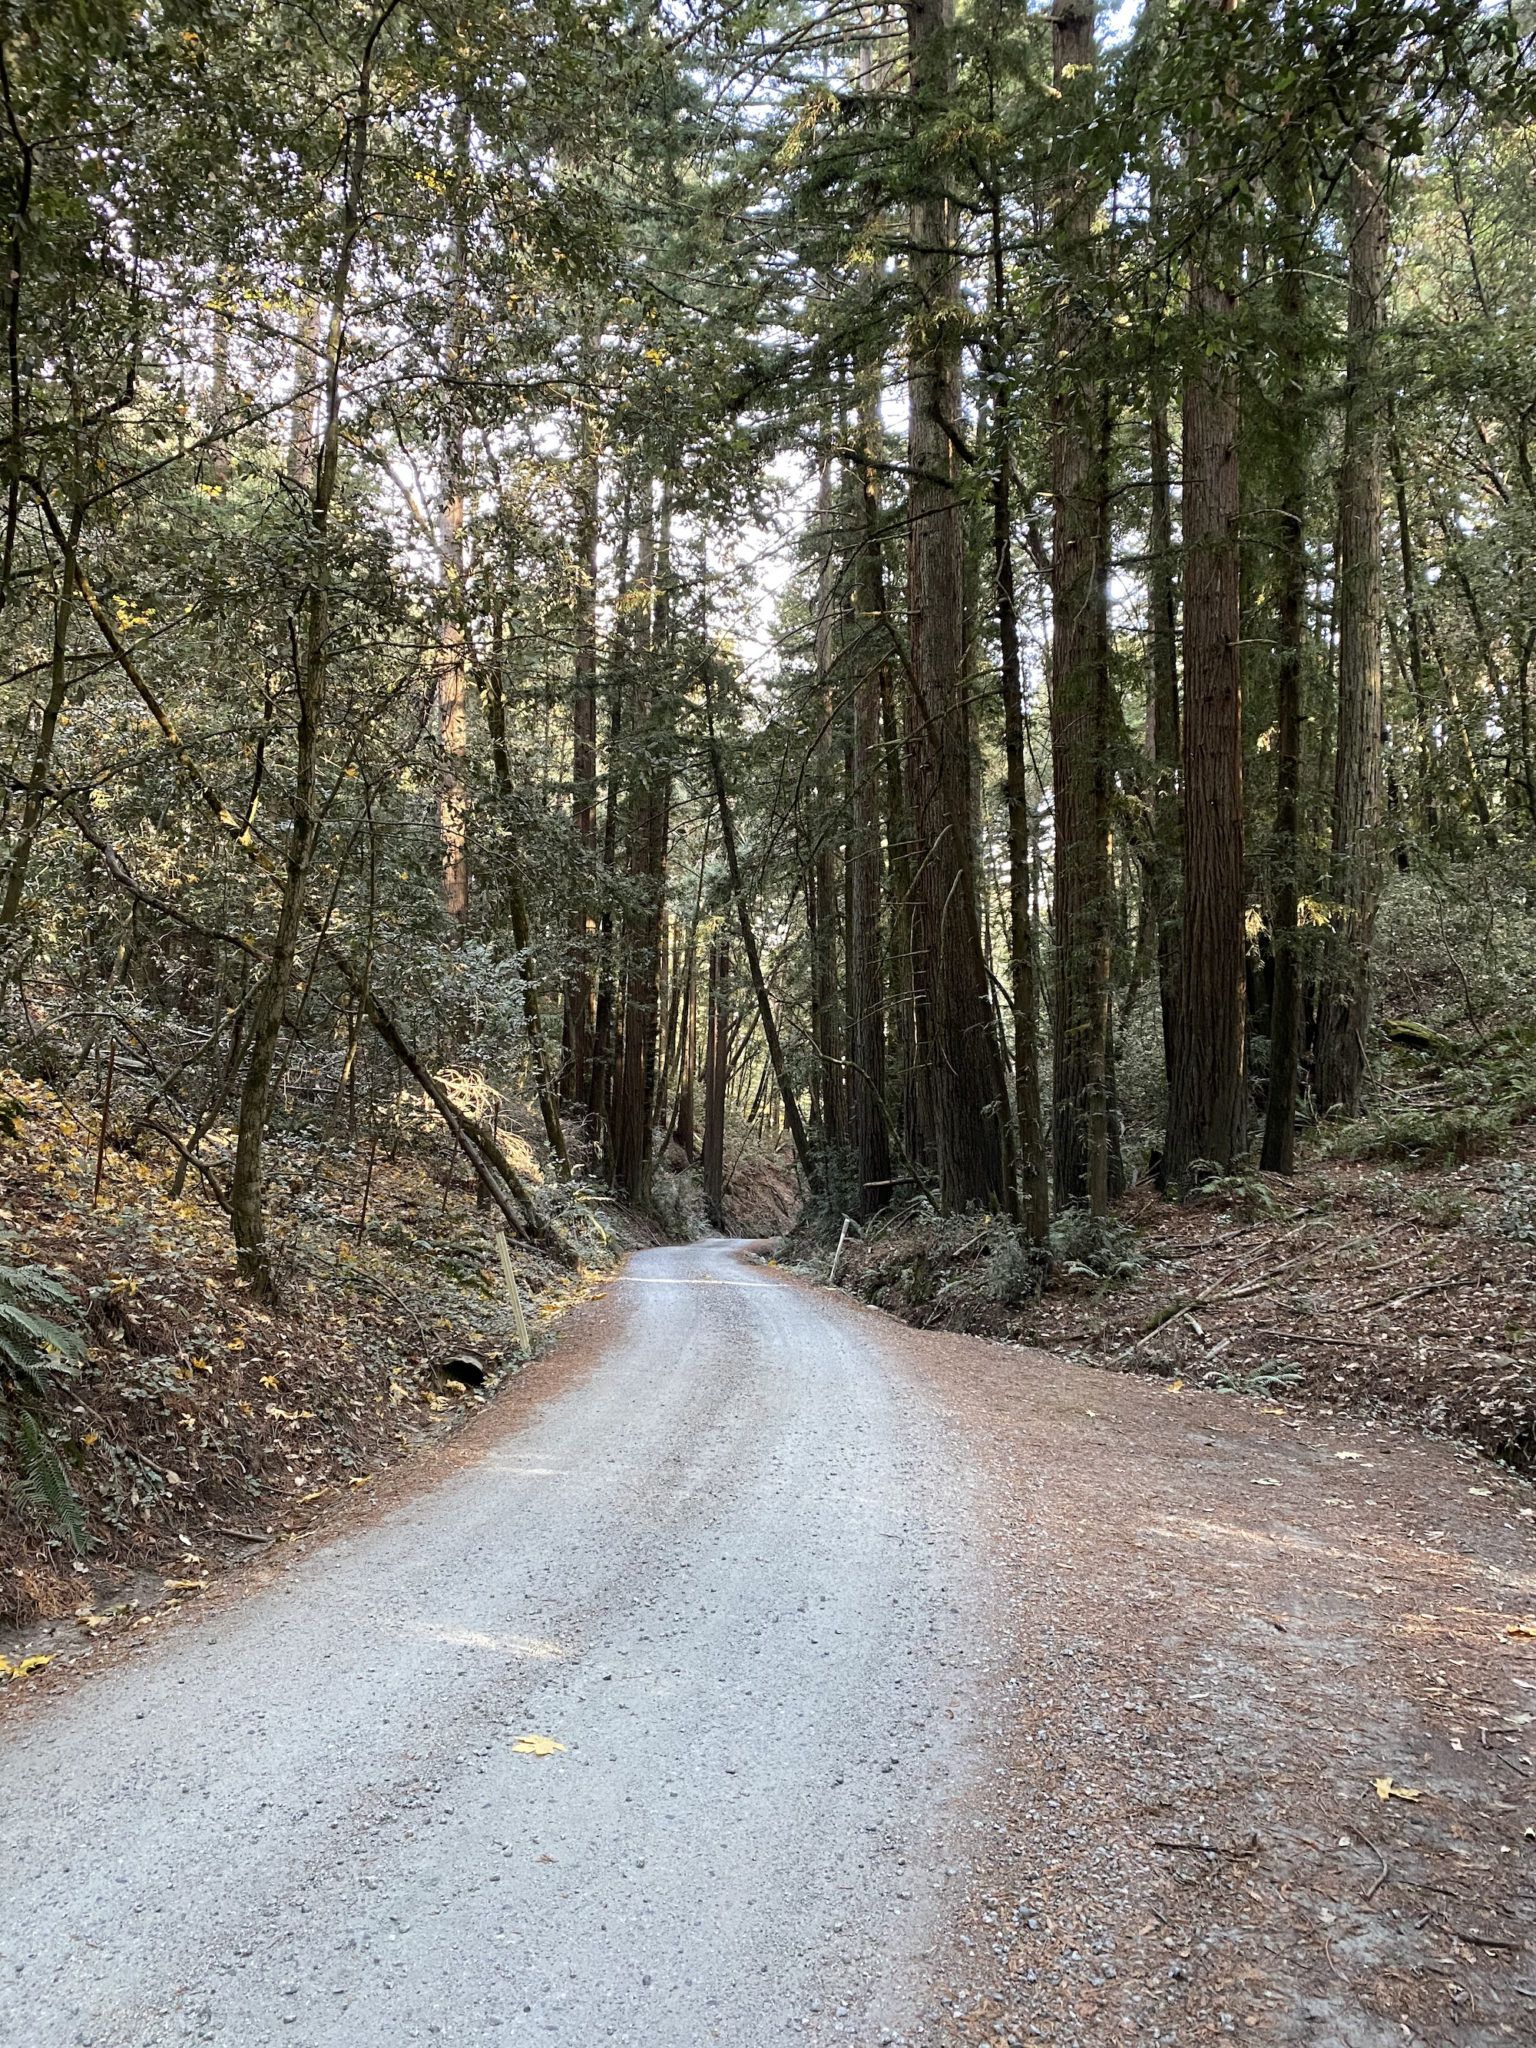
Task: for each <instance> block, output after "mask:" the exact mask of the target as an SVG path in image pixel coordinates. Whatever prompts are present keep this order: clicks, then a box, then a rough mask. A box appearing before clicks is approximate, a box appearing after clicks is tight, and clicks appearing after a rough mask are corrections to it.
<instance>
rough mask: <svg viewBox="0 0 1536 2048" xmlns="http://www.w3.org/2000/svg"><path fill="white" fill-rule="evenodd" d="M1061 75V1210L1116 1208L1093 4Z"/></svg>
mask: <svg viewBox="0 0 1536 2048" xmlns="http://www.w3.org/2000/svg"><path fill="white" fill-rule="evenodd" d="M1051 54H1052V69H1053V72H1054V76H1055V80H1056V87H1057V94H1058V97H1057V101H1056V106H1057V111H1058V114H1059V115H1060V116H1061V117H1062V131H1061V136H1060V138H1059V142H1058V148H1057V152H1056V158H1057V162H1056V174H1055V176H1056V190H1055V194H1054V200H1053V217H1052V239H1053V242H1054V253H1055V259H1056V267H1057V271H1058V274H1059V276H1060V277H1061V278H1062V280H1063V283H1062V285H1061V287H1060V292H1061V297H1060V302H1059V304H1058V306H1057V308H1056V311H1055V316H1054V319H1053V321H1052V338H1051V355H1052V358H1053V360H1054V361H1055V363H1056V364H1057V365H1058V370H1059V374H1058V376H1057V378H1056V380H1055V387H1054V389H1053V391H1052V396H1051V500H1052V512H1051V767H1052V784H1053V790H1054V809H1055V839H1056V854H1055V868H1056V904H1055V948H1054V964H1055V975H1054V980H1055V994H1056V1037H1055V1054H1054V1076H1053V1086H1052V1106H1053V1125H1054V1145H1053V1158H1054V1168H1055V1182H1056V1199H1057V1201H1058V1203H1060V1204H1061V1205H1062V1206H1066V1205H1068V1204H1070V1203H1075V1202H1087V1203H1088V1204H1089V1205H1090V1207H1091V1208H1092V1210H1093V1212H1094V1213H1095V1214H1096V1215H1097V1214H1101V1213H1102V1212H1103V1210H1104V1209H1105V1207H1106V1206H1107V1204H1108V1199H1109V1100H1108V1033H1109V969H1110V936H1111V922H1112V917H1113V910H1114V885H1113V880H1112V877H1111V872H1110V859H1109V797H1110V779H1111V775H1112V772H1113V771H1112V764H1111V760H1110V752H1111V739H1112V736H1111V730H1110V703H1109V618H1108V589H1107V577H1108V563H1107V561H1106V560H1105V559H1104V550H1103V541H1104V534H1105V527H1106V523H1107V522H1106V519H1105V510H1106V503H1107V489H1108V477H1107V472H1106V465H1105V460H1104V456H1105V436H1104V403H1105V400H1104V392H1103V387H1102V385H1101V383H1100V380H1099V379H1098V378H1097V377H1095V376H1094V375H1093V374H1092V371H1091V368H1090V367H1089V363H1090V357H1091V349H1092V343H1093V331H1092V316H1091V313H1090V311H1089V310H1088V308H1087V307H1086V306H1085V304H1084V295H1085V287H1086V284H1087V281H1088V267H1089V265H1090V263H1091V260H1092V256H1091V240H1092V230H1093V216H1094V211H1095V207H1096V195H1095V192H1094V189H1093V186H1092V184H1091V182H1090V181H1089V180H1088V179H1086V178H1085V175H1084V173H1083V170H1082V167H1081V150H1082V144H1083V140H1084V137H1085V135H1086V134H1087V132H1088V129H1089V126H1090V123H1091V120H1092V115H1093V106H1094V100H1095V97H1096V94H1095V88H1094V67H1095V63H1096V51H1095V45H1094V10H1093V5H1092V0H1056V4H1055V7H1054V9H1053V11H1052V16H1051Z"/></svg>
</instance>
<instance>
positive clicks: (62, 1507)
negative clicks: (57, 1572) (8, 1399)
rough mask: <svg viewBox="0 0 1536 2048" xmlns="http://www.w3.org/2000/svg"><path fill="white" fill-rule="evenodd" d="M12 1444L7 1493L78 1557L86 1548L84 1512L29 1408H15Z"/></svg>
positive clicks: (67, 1477) (57, 1457)
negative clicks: (13, 1469)
mask: <svg viewBox="0 0 1536 2048" xmlns="http://www.w3.org/2000/svg"><path fill="white" fill-rule="evenodd" d="M11 1444H12V1448H13V1450H14V1452H15V1456H16V1474H15V1477H14V1478H13V1479H12V1481H11V1484H10V1492H11V1496H12V1498H13V1499H14V1500H15V1502H16V1504H17V1506H18V1507H20V1508H22V1509H23V1510H24V1511H25V1512H27V1513H29V1514H31V1515H34V1516H35V1517H36V1518H37V1519H38V1520H39V1521H43V1522H46V1523H48V1524H49V1525H50V1526H51V1527H53V1528H54V1529H55V1530H57V1532H58V1534H59V1535H61V1536H62V1537H63V1538H64V1540H65V1542H66V1543H68V1545H69V1547H70V1549H71V1550H73V1551H74V1553H75V1555H76V1556H77V1557H84V1555H85V1547H86V1536H85V1513H84V1510H83V1509H82V1508H81V1506H80V1502H79V1499H78V1497H77V1495H76V1493H75V1489H74V1487H73V1486H72V1485H71V1484H70V1478H69V1474H68V1472H67V1471H66V1470H65V1468H64V1460H63V1459H62V1458H61V1457H60V1456H59V1454H58V1452H57V1450H56V1449H55V1448H54V1446H53V1445H52V1444H51V1443H50V1442H49V1440H48V1438H47V1436H46V1435H45V1434H44V1431H43V1426H42V1424H41V1423H40V1422H39V1421H38V1419H37V1417H36V1416H35V1415H34V1414H33V1413H32V1411H31V1409H30V1408H22V1409H20V1410H17V1411H15V1428H14V1430H13V1431H12V1432H11Z"/></svg>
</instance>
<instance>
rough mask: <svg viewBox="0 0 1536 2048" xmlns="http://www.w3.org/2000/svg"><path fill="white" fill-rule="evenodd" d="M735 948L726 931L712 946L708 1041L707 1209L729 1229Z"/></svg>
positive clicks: (719, 1226) (720, 1225)
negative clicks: (728, 1091) (728, 1094)
mask: <svg viewBox="0 0 1536 2048" xmlns="http://www.w3.org/2000/svg"><path fill="white" fill-rule="evenodd" d="M730 990H731V949H730V945H729V943H728V942H727V940H726V937H725V935H724V933H723V932H721V933H718V934H717V935H716V936H715V937H714V938H713V939H712V940H711V941H710V946H709V1019H708V1023H707V1026H706V1036H705V1041H704V1143H703V1176H704V1207H705V1210H706V1212H707V1214H708V1216H709V1220H710V1222H711V1223H713V1225H714V1226H715V1228H716V1230H724V1228H725V1083H726V1070H727V1057H726V1054H727V1045H726V1040H727V1034H728V1031H729V1026H730V1010H729V1004H730Z"/></svg>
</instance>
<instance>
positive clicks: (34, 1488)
mask: <svg viewBox="0 0 1536 2048" xmlns="http://www.w3.org/2000/svg"><path fill="white" fill-rule="evenodd" d="M74 1307H75V1302H74V1297H73V1296H72V1295H71V1294H70V1292H69V1290H68V1288H67V1287H65V1286H63V1285H62V1283H61V1282H60V1281H58V1280H56V1279H55V1278H54V1277H53V1275H52V1274H51V1273H46V1272H44V1271H43V1269H42V1268H41V1267H40V1266H11V1265H5V1264H0V1454H4V1456H5V1462H6V1463H7V1464H9V1465H12V1466H13V1467H14V1471H13V1473H12V1474H11V1475H10V1477H9V1478H8V1479H7V1480H6V1482H5V1490H6V1492H7V1494H8V1495H9V1497H10V1499H11V1501H12V1502H13V1504H14V1505H15V1506H16V1507H17V1508H18V1509H19V1510H20V1511H21V1513H23V1514H24V1515H26V1516H27V1517H29V1518H30V1519H34V1520H37V1521H39V1522H42V1523H44V1524H45V1525H46V1526H48V1527H51V1528H52V1529H53V1530H54V1531H55V1532H56V1533H57V1534H58V1535H60V1536H62V1537H63V1538H64V1540H65V1541H66V1542H67V1543H68V1544H69V1546H70V1548H71V1549H72V1550H74V1551H75V1553H76V1554H77V1555H81V1556H83V1555H84V1552H85V1547H86V1530H85V1513H84V1510H83V1509H82V1507H81V1505H80V1500H79V1497H78V1495H77V1494H76V1492H75V1489H74V1487H73V1485H72V1484H71V1483H70V1477H69V1473H68V1471H67V1470H66V1469H65V1465H64V1460H63V1459H62V1458H61V1457H60V1456H59V1453H58V1451H57V1449H56V1448H55V1446H54V1444H53V1441H52V1439H51V1437H50V1435H49V1432H48V1426H47V1423H46V1421H45V1419H44V1416H43V1414H42V1412H40V1411H42V1410H44V1409H45V1408H46V1405H47V1402H48V1400H49V1398H50V1397H51V1396H52V1395H53V1394H54V1393H55V1392H56V1391H57V1388H58V1384H59V1382H60V1380H62V1379H70V1378H73V1376H74V1375H75V1373H76V1372H77V1371H78V1370H79V1360H80V1358H81V1357H82V1355H83V1353H84V1351H85V1333H84V1332H83V1331H82V1330H81V1328H80V1327H79V1325H78V1323H75V1322H73V1321H71V1322H64V1321H62V1320H60V1319H59V1315H58V1314H57V1312H58V1311H63V1312H64V1313H66V1314H72V1313H73V1311H74ZM50 1310H52V1311H55V1312H56V1313H53V1314H50V1313H48V1311H50Z"/></svg>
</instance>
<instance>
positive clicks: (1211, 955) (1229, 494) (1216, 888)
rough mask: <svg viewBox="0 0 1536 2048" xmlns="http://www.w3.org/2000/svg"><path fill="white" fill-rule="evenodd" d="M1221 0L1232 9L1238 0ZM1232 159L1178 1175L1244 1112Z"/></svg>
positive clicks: (1207, 366)
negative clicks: (1230, 209) (1231, 226)
mask: <svg viewBox="0 0 1536 2048" xmlns="http://www.w3.org/2000/svg"><path fill="white" fill-rule="evenodd" d="M1212 4H1213V5H1215V6H1216V8H1217V9H1218V11H1219V12H1221V13H1222V14H1230V13H1231V11H1232V5H1233V0H1212ZM1200 144H1201V138H1195V145H1196V153H1197V156H1199V155H1201V154H1203V151H1202V149H1201V147H1200ZM1222 169H1223V166H1222V164H1221V163H1220V161H1219V160H1218V162H1217V165H1216V176H1215V177H1214V178H1212V179H1210V180H1208V184H1209V186H1210V188H1211V203H1212V206H1213V208H1214V209H1215V210H1216V213H1217V217H1216V218H1215V219H1214V220H1213V221H1212V222H1211V223H1210V224H1209V225H1208V226H1207V227H1206V229H1205V230H1204V232H1203V234H1202V237H1201V242H1200V246H1199V247H1197V249H1196V250H1195V252H1194V255H1193V257H1192V260H1191V270H1190V285H1189V311H1190V325H1191V329H1192V350H1193V353H1192V357H1191V360H1190V362H1189V363H1188V366H1187V368H1186V370H1185V375H1184V564H1185V568H1184V719H1183V734H1182V759H1183V769H1184V944H1183V957H1182V960H1181V963H1180V977H1179V983H1180V985H1179V1015H1178V1049H1177V1054H1176V1058H1175V1063H1174V1086H1173V1093H1172V1097H1171V1100H1170V1102H1169V1113H1168V1136H1167V1144H1166V1147H1165V1151H1164V1175H1165V1178H1166V1180H1167V1181H1168V1183H1169V1184H1170V1185H1171V1186H1172V1187H1174V1188H1179V1187H1182V1186H1183V1185H1184V1184H1185V1183H1186V1182H1187V1181H1188V1179H1189V1177H1190V1174H1191V1171H1192V1169H1193V1168H1195V1167H1196V1166H1197V1165H1198V1164H1202V1163H1204V1164H1208V1165H1213V1166H1215V1167H1217V1168H1219V1169H1220V1170H1221V1171H1223V1172H1226V1171H1228V1170H1229V1169H1230V1168H1231V1166H1232V1164H1233V1162H1234V1161H1235V1160H1236V1158H1237V1157H1238V1155H1239V1154H1240V1152H1241V1151H1242V1148H1243V1142H1244V1135H1245V1125H1246V1114H1245V1085H1246V1084H1245V1074H1244V1043H1243V1039H1244V1022H1245V1003H1246V990H1245V964H1246V940H1245V932H1244V916H1243V913H1244V897H1243V724H1242V673H1241V666H1240V658H1239V649H1240V641H1241V636H1242V601H1241V594H1240V593H1241V581H1240V558H1239V548H1238V467H1237V429H1238V378H1237V369H1236V364H1235V350H1234V345H1233V336H1232V327H1233V323H1234V319H1235V314H1236V295H1235V289H1234V285H1233V278H1232V268H1233V264H1234V262H1235V251H1234V249H1233V246H1232V235H1231V231H1230V229H1228V228H1227V227H1226V225H1225V223H1224V222H1223V220H1222V219H1221V218H1220V208H1219V206H1218V203H1217V199H1216V194H1215V188H1216V186H1217V185H1219V182H1220V176H1221V172H1222Z"/></svg>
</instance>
